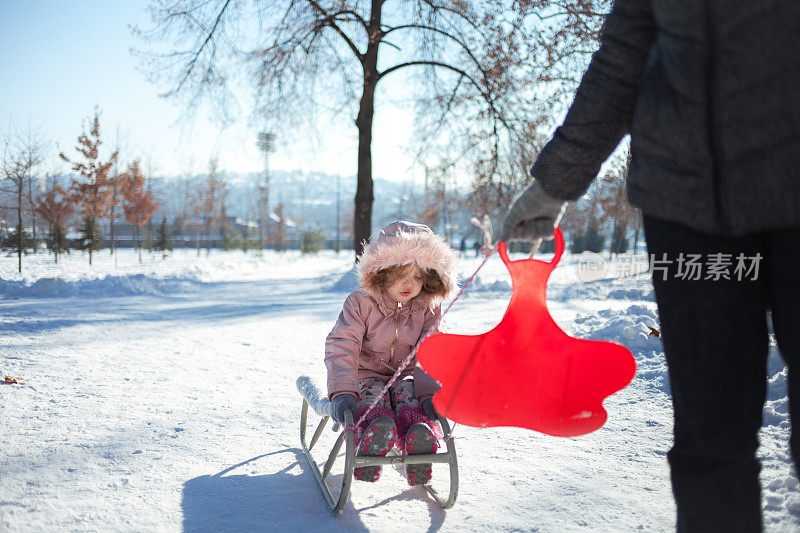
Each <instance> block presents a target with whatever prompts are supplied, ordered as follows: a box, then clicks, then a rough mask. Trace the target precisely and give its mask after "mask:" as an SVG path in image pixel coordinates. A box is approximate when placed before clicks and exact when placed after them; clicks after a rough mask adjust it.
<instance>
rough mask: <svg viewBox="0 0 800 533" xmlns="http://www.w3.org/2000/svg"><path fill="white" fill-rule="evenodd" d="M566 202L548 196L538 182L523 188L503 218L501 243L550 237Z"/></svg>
mask: <svg viewBox="0 0 800 533" xmlns="http://www.w3.org/2000/svg"><path fill="white" fill-rule="evenodd" d="M566 207H567V202H565V201H564V200H559V199H558V198H553V197H552V196H550V195H549V194H547V193H546V192H545V191H544V189H543V188H542V186H541V185H540V184H539V182H538V181H534V182H533V184H532V185H531V186H530V187H528V188H527V189H525V190H524V191H523V192H522V194H520V195H519V196H518V197H517V199H516V200H515V201H514V205H512V206H511V209H509V211H508V215H506V221H505V222H504V223H503V230H502V232H501V233H500V240H501V241H503V242H508V241H535V240H537V239H544V238H547V237H550V236H552V235H553V231H554V230H555V227H556V226H558V223H559V221H560V220H561V215H563V214H564V209H566Z"/></svg>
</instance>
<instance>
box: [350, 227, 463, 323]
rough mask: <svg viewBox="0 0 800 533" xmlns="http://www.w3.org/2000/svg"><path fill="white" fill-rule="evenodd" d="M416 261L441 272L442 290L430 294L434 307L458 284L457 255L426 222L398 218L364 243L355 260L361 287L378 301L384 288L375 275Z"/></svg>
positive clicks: (429, 298)
mask: <svg viewBox="0 0 800 533" xmlns="http://www.w3.org/2000/svg"><path fill="white" fill-rule="evenodd" d="M411 263H416V264H417V266H418V267H419V268H420V269H423V270H424V269H429V270H433V271H435V272H436V273H437V274H439V277H440V278H441V279H442V290H441V291H439V292H438V293H436V294H425V293H420V296H427V298H428V305H429V306H430V307H431V308H434V307H436V306H438V305H439V304H440V303H441V302H442V300H444V299H445V298H449V297H451V296H453V294H454V293H455V291H456V288H457V287H458V283H457V281H456V272H455V267H456V255H455V253H454V252H453V250H452V249H451V248H450V245H449V244H447V242H446V241H445V240H444V239H443V238H442V237H440V236H439V235H436V234H435V233H434V232H433V231H431V229H430V228H429V227H428V226H426V225H424V224H415V223H414V222H405V221H402V220H397V221H395V222H392V223H390V224H388V225H387V226H386V227H385V228H383V229H382V230H381V232H380V233H379V234H378V237H377V238H376V239H375V240H374V241H372V242H370V243H369V244H367V245H366V246H365V247H364V253H362V254H361V255H360V256H359V258H358V262H357V264H356V271H357V273H358V281H359V283H360V284H361V288H362V289H363V290H364V291H365V292H366V293H367V294H369V295H370V296H372V297H373V298H375V299H376V300H377V301H378V302H382V301H383V297H382V295H381V288H380V287H378V286H377V285H376V283H375V275H376V274H377V273H378V272H379V271H380V270H383V269H384V268H388V267H391V266H399V265H408V264H411Z"/></svg>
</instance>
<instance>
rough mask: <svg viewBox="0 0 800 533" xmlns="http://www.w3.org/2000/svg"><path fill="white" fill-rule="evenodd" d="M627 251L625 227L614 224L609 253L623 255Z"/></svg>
mask: <svg viewBox="0 0 800 533" xmlns="http://www.w3.org/2000/svg"><path fill="white" fill-rule="evenodd" d="M627 251H628V239H627V238H626V237H625V227H624V226H622V225H620V224H614V231H613V232H612V233H611V253H615V254H624V253H625V252H627Z"/></svg>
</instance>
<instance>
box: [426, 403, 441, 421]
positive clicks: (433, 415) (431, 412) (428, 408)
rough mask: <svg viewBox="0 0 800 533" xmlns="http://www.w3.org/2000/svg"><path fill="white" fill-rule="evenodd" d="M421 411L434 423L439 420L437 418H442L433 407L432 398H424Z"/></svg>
mask: <svg viewBox="0 0 800 533" xmlns="http://www.w3.org/2000/svg"><path fill="white" fill-rule="evenodd" d="M422 410H423V411H425V414H426V415H428V418H430V419H431V420H434V421H436V420H439V418H440V417H441V416H442V415H440V414H439V412H438V411H437V410H436V408H435V407H434V406H433V398H426V399H424V400H422Z"/></svg>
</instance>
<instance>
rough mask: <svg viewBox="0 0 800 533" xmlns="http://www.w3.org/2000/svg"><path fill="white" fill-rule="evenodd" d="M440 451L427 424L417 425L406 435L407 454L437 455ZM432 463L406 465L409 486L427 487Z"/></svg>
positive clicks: (434, 436)
mask: <svg viewBox="0 0 800 533" xmlns="http://www.w3.org/2000/svg"><path fill="white" fill-rule="evenodd" d="M438 449H439V443H438V442H437V440H436V435H434V434H433V431H431V428H430V427H428V425H427V424H423V423H421V422H420V423H417V424H414V425H413V426H411V427H410V428H409V429H408V433H406V453H408V455H421V454H427V453H435V452H436V450H438ZM431 470H432V465H431V463H424V464H414V465H406V479H408V484H409V485H412V486H413V485H425V484H426V483H428V482H429V481H430V480H431Z"/></svg>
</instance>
